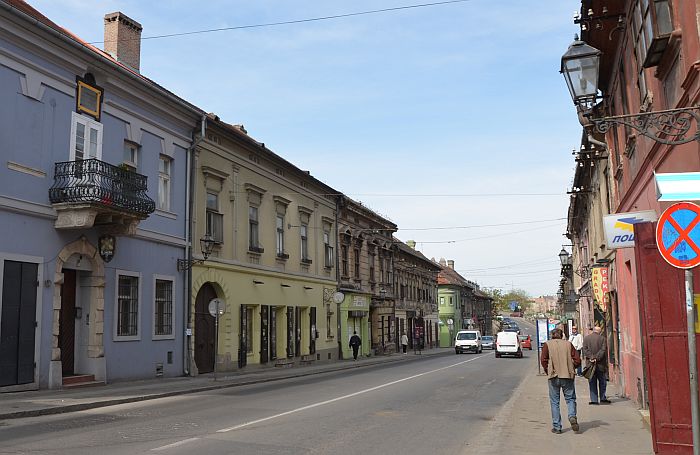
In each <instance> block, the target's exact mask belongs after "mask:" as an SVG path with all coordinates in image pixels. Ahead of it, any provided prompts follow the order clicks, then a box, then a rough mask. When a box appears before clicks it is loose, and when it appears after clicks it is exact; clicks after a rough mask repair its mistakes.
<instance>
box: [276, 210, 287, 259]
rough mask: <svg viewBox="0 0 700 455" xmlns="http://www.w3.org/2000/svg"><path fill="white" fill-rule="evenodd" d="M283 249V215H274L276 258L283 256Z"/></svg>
mask: <svg viewBox="0 0 700 455" xmlns="http://www.w3.org/2000/svg"><path fill="white" fill-rule="evenodd" d="M285 254H286V253H285V251H284V215H281V214H279V213H277V214H276V215H275V255H276V256H277V257H278V258H284V257H285Z"/></svg>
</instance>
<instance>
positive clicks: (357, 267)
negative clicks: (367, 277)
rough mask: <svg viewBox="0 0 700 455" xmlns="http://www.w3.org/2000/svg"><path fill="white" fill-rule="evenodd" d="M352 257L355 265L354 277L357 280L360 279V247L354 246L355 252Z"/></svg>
mask: <svg viewBox="0 0 700 455" xmlns="http://www.w3.org/2000/svg"><path fill="white" fill-rule="evenodd" d="M353 256H354V257H353V259H354V262H355V267H354V272H355V279H356V280H359V279H360V249H359V248H355V254H354V255H353Z"/></svg>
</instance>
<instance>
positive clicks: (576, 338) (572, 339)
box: [569, 326, 583, 376]
mask: <svg viewBox="0 0 700 455" xmlns="http://www.w3.org/2000/svg"><path fill="white" fill-rule="evenodd" d="M569 343H571V344H573V345H574V349H576V351H577V352H578V356H579V357H581V349H583V335H581V334H580V333H578V328H577V327H576V326H573V327H571V336H569ZM582 374H583V372H582V371H581V364H580V363H579V365H578V367H577V368H576V375H577V376H582Z"/></svg>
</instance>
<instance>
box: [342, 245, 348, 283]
mask: <svg viewBox="0 0 700 455" xmlns="http://www.w3.org/2000/svg"><path fill="white" fill-rule="evenodd" d="M340 257H341V261H342V273H343V276H348V247H347V245H341V247H340Z"/></svg>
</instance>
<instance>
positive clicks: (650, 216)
mask: <svg viewBox="0 0 700 455" xmlns="http://www.w3.org/2000/svg"><path fill="white" fill-rule="evenodd" d="M656 218H657V216H656V212H655V211H653V210H645V211H642V212H627V213H615V214H613V215H605V216H604V217H603V228H604V229H605V240H606V244H607V246H608V248H609V249H611V250H614V249H617V248H634V225H635V224H637V223H645V222H647V221H656Z"/></svg>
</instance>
